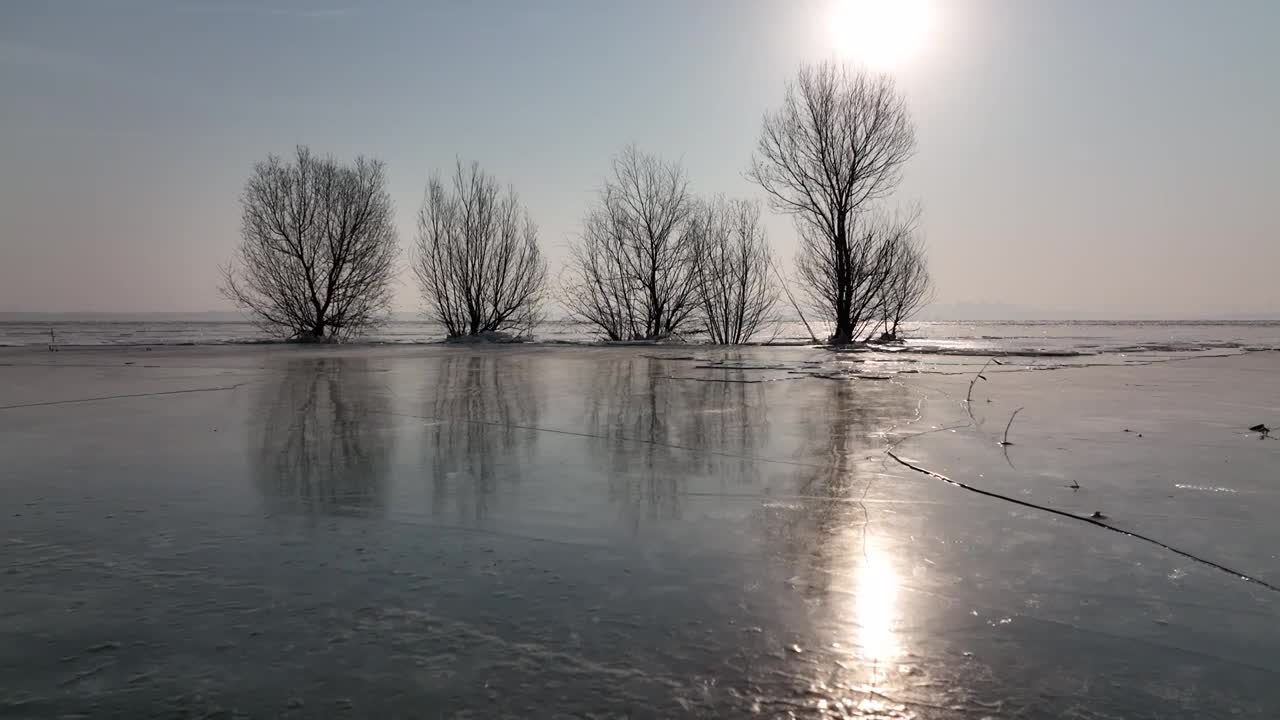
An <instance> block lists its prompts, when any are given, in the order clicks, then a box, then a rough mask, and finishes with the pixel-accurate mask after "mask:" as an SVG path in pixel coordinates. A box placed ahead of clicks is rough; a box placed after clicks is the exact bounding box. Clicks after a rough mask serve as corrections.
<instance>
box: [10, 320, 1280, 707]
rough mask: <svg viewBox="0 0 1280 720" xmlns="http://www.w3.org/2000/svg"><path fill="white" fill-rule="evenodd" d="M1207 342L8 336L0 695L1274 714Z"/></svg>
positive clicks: (1260, 372) (1273, 687) (1277, 533)
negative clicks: (989, 361)
mask: <svg viewBox="0 0 1280 720" xmlns="http://www.w3.org/2000/svg"><path fill="white" fill-rule="evenodd" d="M1212 349H1213V348H1208V347H1202V348H1197V351H1198V355H1197V353H1182V354H1180V355H1176V356H1172V355H1167V354H1159V353H1157V352H1155V351H1154V350H1151V349H1148V350H1147V351H1146V352H1147V354H1146V355H1144V356H1143V357H1141V358H1138V359H1136V360H1135V359H1134V358H1131V357H1129V358H1126V357H1123V356H1122V355H1120V354H1119V353H1116V354H1115V355H1114V357H1111V356H1109V357H1107V358H1101V359H1099V358H1094V359H1092V360H1091V361H1089V362H1076V363H1075V364H1074V365H1072V366H1069V367H1061V366H1060V365H1063V364H1064V363H1058V362H1056V361H1052V359H1050V360H1046V359H1044V358H1029V359H1015V360H1012V361H1007V364H1006V365H1003V366H991V367H989V368H988V370H987V372H985V373H984V374H985V376H986V377H987V380H986V381H978V382H976V383H975V384H974V387H973V391H972V398H973V402H972V403H971V404H968V405H967V404H966V403H964V402H963V401H964V399H965V396H966V393H967V392H968V391H969V385H970V382H971V380H972V378H973V373H974V372H976V371H977V370H978V368H979V366H981V365H982V363H983V361H984V358H982V357H966V356H959V357H957V356H945V355H944V356H926V355H920V356H918V357H915V356H911V355H903V354H893V355H883V354H871V355H862V354H835V353H831V352H829V351H826V350H820V349H809V348H781V347H769V348H753V349H747V350H732V349H723V348H705V347H615V348H607V347H566V346H505V347H448V346H439V345H414V346H402V347H395V346H383V347H312V348H301V347H289V346H270V347H260V346H229V347H214V348H209V347H205V348H200V347H195V348H157V349H156V350H154V351H145V350H143V349H142V348H124V349H94V350H75V351H70V352H60V353H56V354H55V353H48V352H42V351H37V350H33V349H11V350H4V351H3V352H0V487H2V488H3V492H4V498H5V506H4V508H3V510H4V512H3V514H2V515H0V566H3V568H4V573H5V574H4V576H3V579H2V581H0V716H3V717H42V718H43V717H59V716H63V715H74V714H76V713H80V714H83V715H84V716H92V717H100V716H104V717H110V716H121V717H152V716H155V717H175V716H176V717H275V716H286V717H343V716H347V717H364V716H367V717H476V718H491V717H683V716H703V717H737V716H746V715H758V716H761V717H792V716H795V717H833V718H838V717H876V718H952V717H962V718H970V717H971V718H987V717H990V718H1014V717H1030V718H1039V717H1046V718H1058V717H1071V718H1216V717H1233V718H1235V717H1245V718H1274V717H1277V716H1280V684H1278V683H1277V679H1280V592H1277V591H1276V590H1274V589H1272V588H1271V584H1280V563H1278V562H1277V552H1278V548H1280V524H1277V523H1276V521H1275V518H1276V517H1277V513H1278V512H1280V488H1278V487H1277V482H1280V473H1277V469H1278V468H1280V462H1278V460H1280V441H1277V440H1274V439H1261V438H1259V437H1258V434H1257V433H1249V432H1248V431H1247V430H1246V428H1248V427H1249V426H1250V425H1253V424H1255V423H1260V422H1266V423H1267V424H1269V425H1271V426H1273V427H1275V426H1277V425H1280V353H1276V352H1249V353H1246V352H1243V350H1242V349H1241V348H1238V347H1236V348H1229V350H1230V352H1228V353H1225V355H1227V356H1224V357H1211V356H1209V355H1210V354H1211V353H1210V352H1208V351H1210V350H1212ZM1170 358H1173V359H1170ZM1094 360H1096V362H1095V361H1094ZM1065 364H1067V365H1071V363H1065ZM881 378H887V379H881ZM1017 408H1023V409H1022V410H1021V411H1020V412H1019V414H1018V416H1017V418H1016V420H1015V421H1014V423H1013V425H1012V428H1011V430H1010V432H1009V436H1010V437H1009V439H1010V440H1011V441H1012V442H1013V444H1012V445H1009V446H1007V447H1002V446H1000V445H999V440H1000V439H1001V438H1002V436H1003V431H1004V428H1005V426H1006V423H1007V422H1008V420H1009V417H1010V415H1011V414H1012V412H1013V411H1014V410H1015V409H1017ZM890 450H891V451H892V452H893V454H894V455H895V456H897V457H899V458H901V459H902V460H903V461H905V462H909V463H911V464H913V465H916V466H918V467H920V468H922V469H927V470H930V471H932V472H935V473H938V474H940V475H943V476H945V477H947V478H949V479H951V480H954V481H957V482H961V483H964V484H966V485H968V486H970V487H971V488H974V489H977V490H981V491H982V493H979V492H974V491H971V490H967V489H964V488H961V487H958V486H956V485H953V484H950V483H948V482H946V481H944V480H943V479H940V478H939V477H935V476H931V475H927V474H925V473H922V472H918V471H917V470H914V469H912V468H909V467H907V466H905V465H903V464H901V463H899V462H898V461H896V460H894V459H893V456H890V455H889V454H888V451H890ZM1072 486H1079V487H1078V488H1076V487H1072ZM983 493H986V494H983ZM1035 506H1040V507H1042V508H1049V509H1052V510H1057V511H1059V513H1058V514H1055V513H1054V512H1050V511H1047V510H1044V509H1037V507H1035ZM1095 512H1097V513H1099V514H1100V515H1101V518H1100V519H1098V520H1097V522H1089V521H1087V519H1091V517H1090V516H1091V515H1092V514H1093V513H1095ZM1063 513H1065V514H1063ZM1104 526H1109V527H1104ZM1112 528H1114V529H1112ZM1117 530H1120V531H1128V532H1129V533H1138V534H1140V535H1142V536H1143V537H1145V538H1148V539H1149V540H1154V541H1157V542H1159V543H1163V544H1164V545H1166V546H1168V547H1162V546H1161V545H1159V544H1156V542H1151V541H1149V540H1147V539H1142V538H1139V537H1134V536H1133V535H1131V534H1125V533H1124V532H1118V531H1117ZM1223 568H1226V569H1225V570H1224V569H1223ZM1242 576H1247V577H1248V578H1252V580H1250V579H1245V578H1244V577H1242Z"/></svg>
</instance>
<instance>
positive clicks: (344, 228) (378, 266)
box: [222, 146, 397, 341]
mask: <svg viewBox="0 0 1280 720" xmlns="http://www.w3.org/2000/svg"><path fill="white" fill-rule="evenodd" d="M240 205H241V208H242V215H241V228H240V234H241V243H240V247H239V249H238V250H237V252H236V255H235V257H234V259H233V260H232V261H231V263H230V264H229V265H228V266H227V267H226V268H225V269H224V271H223V275H224V282H223V286H222V291H223V293H224V294H225V295H226V296H227V297H228V298H230V299H231V300H232V301H234V302H235V303H236V304H237V305H239V306H240V307H241V308H243V309H245V310H247V311H248V312H249V313H250V314H251V315H252V316H253V318H254V320H255V321H256V322H257V323H258V324H259V326H260V327H262V328H263V329H265V330H267V331H268V332H271V333H272V334H275V335H279V336H282V337H288V338H292V339H297V340H311V341H316V340H326V339H337V340H341V339H346V338H349V337H351V336H353V335H357V334H359V333H360V332H362V331H363V330H365V329H367V328H369V327H371V326H374V325H377V324H378V323H380V322H381V321H382V320H383V319H384V316H385V313H386V312H387V310H388V308H389V306H390V300H391V292H390V283H391V277H392V275H393V271H394V263H395V258H396V254H397V247H396V230H395V225H394V221H393V218H392V215H393V211H392V206H391V196H390V195H388V194H387V191H386V178H385V176H384V173H383V166H382V163H381V162H379V161H377V160H367V159H365V158H364V157H357V158H356V161H355V163H354V164H353V165H340V164H338V163H337V162H336V161H335V160H334V159H333V158H331V157H325V158H320V157H317V156H315V155H313V154H312V153H311V151H310V150H309V149H307V148H306V147H302V146H299V147H298V148H297V152H296V155H295V157H294V158H293V159H292V160H285V159H283V158H281V157H279V156H276V155H271V156H268V158H267V159H266V161H265V162H261V163H258V164H257V165H256V166H254V169H253V175H252V176H250V178H249V181H248V182H247V183H246V184H245V189H244V193H243V194H242V195H241V197H240Z"/></svg>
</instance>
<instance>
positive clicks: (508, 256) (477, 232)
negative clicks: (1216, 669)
mask: <svg viewBox="0 0 1280 720" xmlns="http://www.w3.org/2000/svg"><path fill="white" fill-rule="evenodd" d="M413 269H414V272H415V274H417V276H418V282H419V284H420V286H421V289H422V295H423V298H424V299H425V300H426V302H427V305H428V307H429V308H430V310H429V312H430V313H431V315H432V316H433V317H434V318H435V319H436V320H438V321H439V322H440V323H441V324H442V325H444V327H445V330H446V331H447V332H448V333H449V336H450V337H459V336H463V335H479V334H481V333H486V332H501V331H511V330H516V331H524V332H528V331H529V330H531V329H532V327H533V325H534V324H535V323H536V322H537V320H538V319H539V313H540V310H541V305H542V293H543V288H544V286H545V284H546V276H547V263H546V261H545V260H544V259H543V257H542V251H541V250H540V249H539V247H538V228H537V226H536V225H535V224H534V223H533V220H532V219H531V218H530V217H529V213H528V212H527V211H526V210H525V208H524V207H523V206H521V204H520V199H519V197H518V196H517V195H516V193H515V190H513V189H511V188H508V189H507V191H506V192H505V193H504V192H502V190H501V189H500V188H499V187H498V183H497V181H496V180H494V179H493V177H492V176H490V175H488V174H486V173H485V172H484V171H483V170H481V169H480V166H479V164H477V163H472V164H471V165H470V166H469V167H464V166H463V164H462V161H458V163H457V166H456V167H455V169H454V174H453V187H452V188H451V189H449V188H446V187H445V185H444V183H443V182H441V180H440V178H439V177H434V178H432V179H431V181H430V182H429V183H428V184H427V192H426V197H424V198H423V201H422V208H421V209H420V210H419V211H418V246H417V258H416V261H415V263H414V267H413Z"/></svg>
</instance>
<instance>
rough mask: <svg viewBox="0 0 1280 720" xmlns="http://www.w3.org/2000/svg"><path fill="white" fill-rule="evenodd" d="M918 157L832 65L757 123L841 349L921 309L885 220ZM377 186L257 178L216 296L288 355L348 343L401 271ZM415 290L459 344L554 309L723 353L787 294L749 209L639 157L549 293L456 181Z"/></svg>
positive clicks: (417, 263)
mask: <svg viewBox="0 0 1280 720" xmlns="http://www.w3.org/2000/svg"><path fill="white" fill-rule="evenodd" d="M914 151H915V131H914V127H913V125H912V123H911V119H910V116H909V115H908V113H907V110H906V107H905V103H904V102H903V99H902V97H901V95H899V94H898V92H897V91H896V90H895V88H894V84H893V81H892V80H891V79H889V78H888V77H884V76H873V75H870V74H868V73H866V72H865V71H862V70H851V69H848V68H846V67H843V66H840V65H837V64H832V63H828V64H822V65H818V66H814V67H806V68H804V69H802V70H801V71H800V73H799V75H798V77H797V79H796V81H795V82H794V83H792V84H791V85H789V86H788V88H787V91H786V96H785V100H784V102H783V104H782V106H781V107H780V108H779V109H778V110H776V111H774V112H772V113H769V114H767V115H766V116H765V118H764V123H763V128H762V131H761V135H760V140H759V144H758V146H757V149H756V152H755V154H754V156H753V158H752V163H751V166H750V169H749V171H748V173H747V176H748V177H749V178H750V179H751V180H752V181H754V182H755V183H756V184H758V185H759V186H760V187H761V188H762V189H763V190H764V192H765V194H766V196H767V197H768V199H769V204H770V206H771V207H772V208H773V209H774V210H776V211H778V212H782V213H785V214H788V215H791V216H792V217H793V218H794V221H795V226H796V231H797V235H798V237H799V249H798V256H797V259H796V273H797V275H798V280H799V283H800V284H801V286H802V287H803V291H804V292H803V294H802V297H803V298H804V299H805V300H807V305H808V306H809V309H810V310H811V311H812V312H815V313H817V314H818V315H819V316H820V317H822V318H823V319H824V320H826V321H827V322H828V323H829V324H830V325H831V327H832V328H833V332H832V334H831V336H830V338H829V339H830V341H831V342H833V343H837V344H844V343H850V342H854V341H857V340H861V339H870V338H872V337H875V336H876V335H877V334H878V335H879V337H881V338H882V339H896V338H897V336H898V332H899V329H900V326H901V323H902V322H903V321H905V320H907V319H909V318H910V317H911V316H912V314H913V313H914V312H915V311H916V310H918V309H919V308H920V306H921V305H923V304H924V303H925V302H927V301H928V300H929V298H930V292H931V283H930V278H929V271H928V266H927V263H926V260H925V255H924V248H923V245H922V243H921V240H920V237H919V232H918V218H919V211H918V210H910V211H902V210H893V209H890V208H888V207H887V205H886V200H887V198H888V196H889V195H890V194H891V193H892V191H893V190H894V189H895V188H896V187H897V185H898V183H899V180H900V177H901V170H902V166H903V165H904V163H905V162H906V161H907V160H908V159H909V158H910V157H911V155H912V154H913V153H914ZM385 185H386V181H385V176H384V172H383V166H382V164H381V163H380V162H378V161H373V160H367V159H365V158H363V157H361V158H357V159H356V161H355V163H354V165H340V164H338V163H337V162H335V161H334V160H333V159H331V158H319V157H316V156H314V155H312V154H311V152H310V151H309V150H307V149H306V148H299V149H298V151H297V155H296V157H295V158H294V159H293V160H292V161H291V162H286V161H285V160H283V159H281V158H279V157H276V156H271V157H270V158H268V159H267V161H266V162H264V163H260V164H259V165H257V166H256V167H255V168H254V172H253V175H252V176H251V177H250V179H249V182H248V183H247V185H246V187H245V191H244V194H243V196H242V198H241V204H242V207H243V217H242V229H241V234H242V243H241V245H240V248H239V251H238V253H237V256H236V259H235V260H234V261H233V262H232V264H231V265H230V266H229V267H228V268H227V269H226V271H225V283H224V291H225V292H226V294H227V295H228V296H229V297H230V298H231V299H233V300H234V301H235V302H236V303H237V304H239V305H240V306H241V307H243V308H245V309H246V310H248V311H249V312H250V313H251V314H252V315H253V316H254V317H255V318H256V319H257V320H258V321H259V322H260V323H261V324H262V325H263V326H264V327H267V328H269V329H271V330H273V331H275V332H277V333H278V334H282V335H285V336H289V337H292V338H295V339H305V340H325V339H343V338H346V337H349V336H350V335H352V334H355V333H358V332H359V331H360V330H361V329H363V328H365V327H368V326H369V325H371V324H373V323H375V322H376V321H377V320H378V319H379V317H381V316H382V315H383V314H384V313H385V311H386V310H387V308H388V304H389V298H390V285H391V281H392V278H393V275H394V272H395V258H396V255H397V253H398V250H397V239H396V232H395V229H394V224H393V218H392V209H391V202H390V197H389V195H388V194H387V191H386V187H385ZM413 270H414V274H415V275H416V276H417V279H418V282H419V287H420V289H421V292H422V296H423V299H424V301H425V303H426V305H427V308H428V313H429V314H430V316H431V317H432V318H433V319H435V320H437V321H439V322H440V323H441V324H443V325H444V327H445V329H446V330H447V332H448V333H449V335H450V336H451V337H456V336H467V335H480V334H484V333H491V332H511V333H521V332H528V331H529V330H530V329H531V328H532V326H533V325H534V324H535V323H536V322H538V320H539V319H540V317H541V315H542V311H543V307H544V304H545V302H546V301H547V299H548V297H549V296H550V295H552V294H555V295H556V297H557V299H558V300H559V301H560V302H561V303H562V304H563V305H564V308H565V310H566V311H567V312H568V313H569V314H570V315H571V316H572V317H574V318H576V319H578V320H580V321H582V322H584V323H586V324H587V325H589V326H590V327H592V328H594V329H595V330H596V331H597V332H598V333H599V334H600V335H601V336H603V337H605V338H607V339H609V340H643V339H654V338H663V337H670V336H678V335H684V334H689V333H694V332H703V333H706V334H707V335H708V336H709V337H710V339H711V340H712V341H713V342H716V343H727V344H732V343H742V342H746V341H748V340H749V339H750V338H751V337H752V336H753V335H755V334H756V333H757V332H759V331H760V330H761V329H763V327H764V326H765V325H766V324H768V323H769V322H770V320H772V319H774V317H775V313H774V311H775V308H776V307H777V306H778V303H779V294H778V293H779V289H778V285H776V284H775V283H774V282H773V279H774V278H776V279H778V280H779V281H781V277H782V276H781V273H780V272H779V271H778V269H777V267H776V265H775V264H774V261H773V258H772V254H771V251H770V248H769V244H768V240H767V238H766V236H765V232H764V228H763V227H762V225H761V222H760V208H759V206H758V205H757V204H755V203H753V202H749V201H746V200H737V199H727V198H724V197H722V196H716V197H713V198H699V197H697V196H695V195H694V194H693V193H692V192H691V191H690V188H689V181H688V178H687V177H686V175H685V172H684V169H683V168H682V167H681V166H680V165H679V164H677V163H671V162H667V161H664V160H662V159H661V158H659V157H656V156H654V155H650V154H647V153H644V152H641V151H640V150H638V149H637V148H635V147H628V148H626V149H624V150H623V152H622V153H620V154H619V155H618V156H617V157H615V158H614V160H613V167H612V173H611V175H610V177H609V178H608V179H607V180H606V181H605V182H604V184H603V186H602V187H601V189H600V191H599V193H598V194H597V196H596V198H595V200H594V201H593V203H592V205H591V207H590V208H589V210H588V212H587V214H586V217H585V218H584V220H583V227H582V232H581V234H580V235H579V236H578V237H577V238H576V239H575V240H574V241H573V242H572V244H571V247H570V252H569V262H568V265H567V267H566V268H565V269H564V271H563V272H562V273H561V275H560V278H559V282H558V288H557V290H558V292H556V291H553V290H552V289H551V288H550V282H549V280H548V274H547V264H546V260H545V259H544V257H543V254H542V251H541V249H540V247H539V242H538V228H537V226H536V225H535V224H534V222H533V220H532V219H531V218H530V216H529V213H528V211H527V210H526V209H525V207H524V206H523V205H522V204H521V202H520V199H519V196H518V195H517V194H516V193H515V191H514V189H511V188H509V187H508V188H506V189H504V188H502V187H501V186H500V184H499V183H498V181H497V180H496V179H494V178H493V177H492V176H490V175H488V174H487V173H485V172H484V171H483V170H481V169H480V167H479V166H478V165H477V164H474V163H473V164H470V165H465V164H464V163H462V162H461V161H459V162H458V163H457V165H456V167H455V169H454V172H453V175H452V178H451V179H450V180H449V181H447V182H446V181H444V180H442V179H441V178H439V177H434V178H432V179H431V181H430V182H429V183H428V185H427V189H426V193H425V196H424V199H423V202H422V206H421V209H420V210H419V212H418V233H417V239H416V243H415V253H414V259H413ZM788 296H789V297H792V296H791V294H790V293H789V292H788ZM792 301H793V309H795V310H796V311H797V312H800V313H802V312H803V311H802V310H801V308H800V303H799V302H797V301H795V300H794V298H793V297H792Z"/></svg>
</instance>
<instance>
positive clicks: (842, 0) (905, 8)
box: [831, 0, 930, 69]
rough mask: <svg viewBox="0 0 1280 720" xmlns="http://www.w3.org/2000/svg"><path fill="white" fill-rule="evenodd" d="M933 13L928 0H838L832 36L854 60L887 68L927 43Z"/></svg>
mask: <svg viewBox="0 0 1280 720" xmlns="http://www.w3.org/2000/svg"><path fill="white" fill-rule="evenodd" d="M929 14H930V13H929V2H928V0H835V5H834V7H833V8H832V11H831V37H832V40H833V41H834V43H835V46H836V49H837V50H838V51H839V52H841V53H843V54H845V55H846V56H848V57H849V58H850V59H852V60H856V61H858V62H862V63H866V64H867V65H868V66H871V67H877V68H883V69H887V68H891V67H894V66H896V65H900V64H902V63H904V62H906V61H907V60H909V59H910V58H911V56H913V55H914V54H915V53H917V52H918V51H919V50H920V48H921V46H923V45H924V41H925V38H926V36H927V35H928V31H929Z"/></svg>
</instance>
